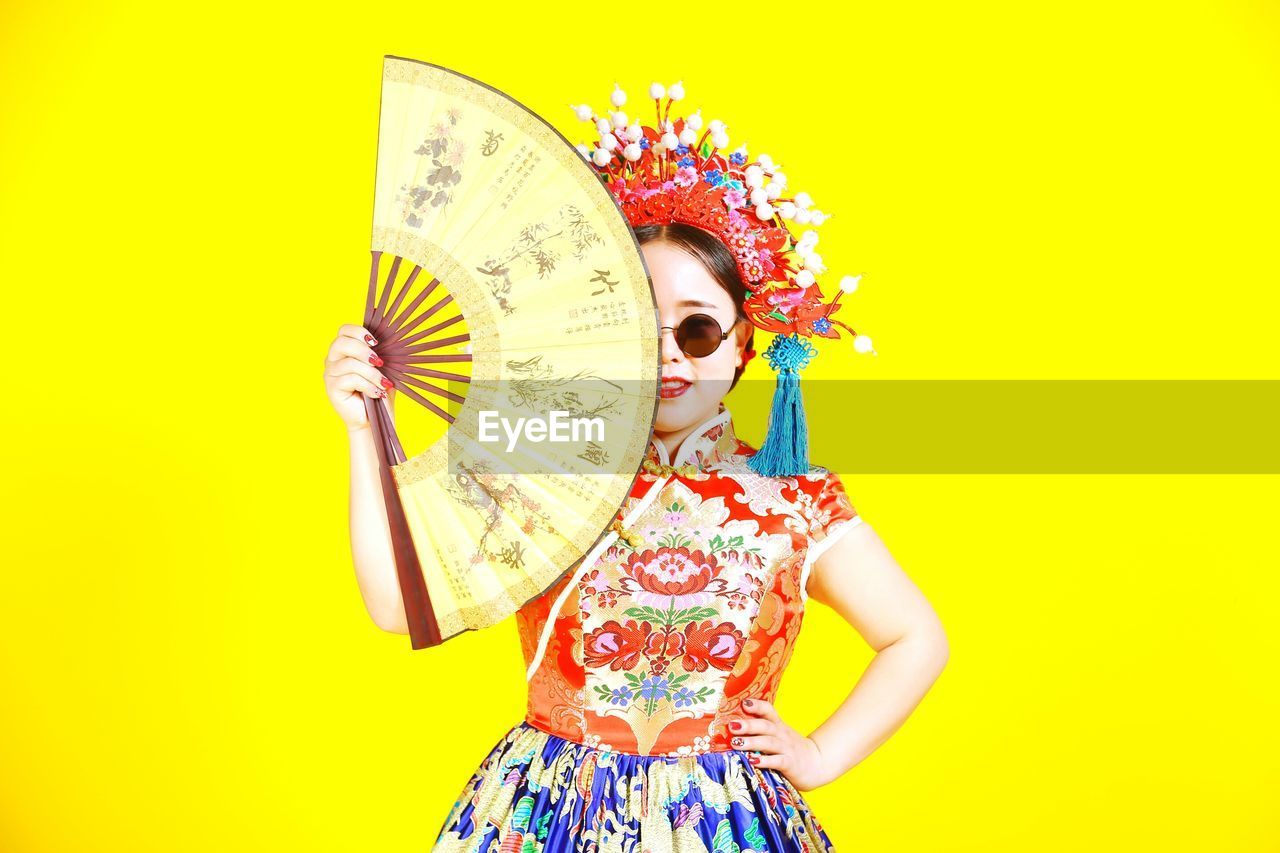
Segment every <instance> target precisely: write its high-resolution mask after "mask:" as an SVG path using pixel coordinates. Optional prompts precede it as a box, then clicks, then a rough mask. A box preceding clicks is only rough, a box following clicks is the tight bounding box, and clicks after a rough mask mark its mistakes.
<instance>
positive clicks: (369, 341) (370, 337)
mask: <svg viewBox="0 0 1280 853" xmlns="http://www.w3.org/2000/svg"><path fill="white" fill-rule="evenodd" d="M364 342H365V343H366V344H368V345H369V346H373V345H374V344H376V343H377V341H375V340H374V339H373V335H365V336H364Z"/></svg>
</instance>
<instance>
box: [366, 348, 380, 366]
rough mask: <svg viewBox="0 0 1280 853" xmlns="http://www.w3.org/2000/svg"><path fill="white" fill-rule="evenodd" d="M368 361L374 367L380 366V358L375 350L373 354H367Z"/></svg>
mask: <svg viewBox="0 0 1280 853" xmlns="http://www.w3.org/2000/svg"><path fill="white" fill-rule="evenodd" d="M369 363H370V364H372V365H373V366H374V367H382V358H381V357H380V356H379V355H378V354H377V353H376V352H375V353H374V354H373V355H371V356H369Z"/></svg>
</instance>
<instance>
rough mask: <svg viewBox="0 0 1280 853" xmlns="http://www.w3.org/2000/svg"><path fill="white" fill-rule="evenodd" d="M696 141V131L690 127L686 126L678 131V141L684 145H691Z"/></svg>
mask: <svg viewBox="0 0 1280 853" xmlns="http://www.w3.org/2000/svg"><path fill="white" fill-rule="evenodd" d="M697 141H698V132H697V131H696V130H693V129H692V128H688V127H686V128H685V129H684V130H682V131H680V142H681V143H682V144H684V145H693V143H695V142H697Z"/></svg>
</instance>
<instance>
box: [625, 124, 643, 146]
mask: <svg viewBox="0 0 1280 853" xmlns="http://www.w3.org/2000/svg"><path fill="white" fill-rule="evenodd" d="M626 137H627V140H628V141H629V142H639V141H640V140H641V139H643V138H644V128H642V127H641V126H640V125H638V124H633V125H631V126H630V127H628V128H627V132H626Z"/></svg>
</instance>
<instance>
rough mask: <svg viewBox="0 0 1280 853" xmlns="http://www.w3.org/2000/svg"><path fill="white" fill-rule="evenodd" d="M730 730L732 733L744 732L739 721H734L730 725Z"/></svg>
mask: <svg viewBox="0 0 1280 853" xmlns="http://www.w3.org/2000/svg"><path fill="white" fill-rule="evenodd" d="M729 729H730V730H731V731H735V732H740V731H742V723H740V722H738V721H737V720H734V721H733V722H731V723H729Z"/></svg>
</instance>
